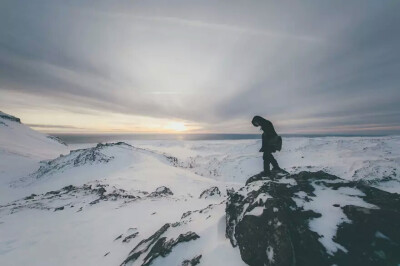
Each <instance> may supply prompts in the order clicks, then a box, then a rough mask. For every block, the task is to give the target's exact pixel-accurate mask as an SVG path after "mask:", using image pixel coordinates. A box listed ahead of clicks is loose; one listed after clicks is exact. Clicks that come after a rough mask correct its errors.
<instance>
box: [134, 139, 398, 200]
mask: <svg viewBox="0 0 400 266" xmlns="http://www.w3.org/2000/svg"><path fill="white" fill-rule="evenodd" d="M132 143H133V144H134V145H135V146H138V147H142V148H146V149H149V150H153V151H154V152H158V153H161V154H165V155H167V156H173V157H176V158H177V162H176V163H177V164H179V165H181V166H184V167H187V168H188V169H189V170H190V171H192V172H194V173H197V174H199V175H201V176H206V177H210V178H213V179H217V180H221V181H231V182H240V183H244V182H245V181H246V180H247V179H248V178H249V177H250V176H253V175H255V174H257V173H259V172H260V171H261V170H262V154H261V153H259V152H258V150H259V149H260V147H261V141H260V140H234V141H232V140H225V141H136V142H132ZM274 156H275V158H276V159H277V160H278V162H279V164H280V166H281V167H282V168H285V169H286V170H287V171H289V172H291V173H298V172H301V171H320V170H323V171H325V172H327V173H330V174H334V175H336V176H339V177H341V178H344V179H347V180H360V181H365V182H368V183H370V184H373V185H375V186H378V187H380V188H381V189H384V190H386V191H389V192H397V193H400V167H399V165H400V136H386V137H320V138H305V137H290V138H284V139H283V148H282V151H281V152H279V153H275V154H274Z"/></svg>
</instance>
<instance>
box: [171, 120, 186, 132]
mask: <svg viewBox="0 0 400 266" xmlns="http://www.w3.org/2000/svg"><path fill="white" fill-rule="evenodd" d="M166 128H167V129H169V130H173V131H177V132H182V131H186V130H187V127H186V126H185V123H183V122H171V123H169V124H168V125H167V126H166Z"/></svg>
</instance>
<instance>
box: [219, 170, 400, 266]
mask: <svg viewBox="0 0 400 266" xmlns="http://www.w3.org/2000/svg"><path fill="white" fill-rule="evenodd" d="M226 223H227V225H226V236H227V237H229V239H230V241H231V243H232V245H233V246H239V250H240V253H241V257H242V259H243V261H244V262H246V263H247V264H249V265H267V266H268V265H334V264H335V265H397V264H399V263H400V252H399V250H400V231H399V230H398V228H399V226H400V195H398V194H391V193H388V192H384V191H381V190H378V189H376V188H373V187H370V186H368V185H366V184H362V183H357V182H349V181H346V180H342V179H340V178H338V177H336V176H333V175H329V174H327V173H324V172H314V173H312V172H302V173H299V174H295V175H287V176H286V177H285V178H284V179H282V180H276V181H271V180H260V181H253V182H251V183H249V184H248V185H247V186H245V187H243V188H241V189H240V190H238V191H237V192H234V191H228V201H227V204H226Z"/></svg>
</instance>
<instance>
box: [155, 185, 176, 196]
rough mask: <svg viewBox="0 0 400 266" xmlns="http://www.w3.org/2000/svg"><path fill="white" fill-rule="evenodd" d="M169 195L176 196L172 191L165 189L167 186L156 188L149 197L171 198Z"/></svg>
mask: <svg viewBox="0 0 400 266" xmlns="http://www.w3.org/2000/svg"><path fill="white" fill-rule="evenodd" d="M169 195H174V193H172V191H171V189H169V188H167V187H165V186H161V187H158V188H156V190H155V191H154V192H152V193H150V195H149V197H165V196H169Z"/></svg>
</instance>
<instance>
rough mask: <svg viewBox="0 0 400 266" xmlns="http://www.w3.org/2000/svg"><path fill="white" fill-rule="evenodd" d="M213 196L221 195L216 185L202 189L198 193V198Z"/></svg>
mask: <svg viewBox="0 0 400 266" xmlns="http://www.w3.org/2000/svg"><path fill="white" fill-rule="evenodd" d="M214 197H221V191H220V190H219V188H218V187H210V188H209V189H206V190H204V191H203V192H201V194H200V197H199V198H200V199H207V198H214Z"/></svg>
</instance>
